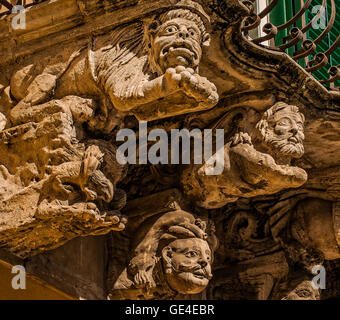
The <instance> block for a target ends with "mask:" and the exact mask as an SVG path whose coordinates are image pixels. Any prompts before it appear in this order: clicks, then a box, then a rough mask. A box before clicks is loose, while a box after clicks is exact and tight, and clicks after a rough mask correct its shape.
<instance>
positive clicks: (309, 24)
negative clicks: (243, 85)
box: [243, 0, 340, 90]
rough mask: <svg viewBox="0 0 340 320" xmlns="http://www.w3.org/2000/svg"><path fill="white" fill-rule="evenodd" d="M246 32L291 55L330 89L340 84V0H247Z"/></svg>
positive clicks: (263, 43)
mask: <svg viewBox="0 0 340 320" xmlns="http://www.w3.org/2000/svg"><path fill="white" fill-rule="evenodd" d="M243 4H245V5H246V6H247V7H248V8H249V9H250V11H251V15H250V16H249V17H247V18H246V19H245V21H244V23H243V32H244V34H246V35H247V36H249V39H251V41H252V42H254V43H255V44H257V45H261V46H265V47H268V48H270V49H272V50H280V51H283V52H286V53H287V54H288V55H290V56H291V57H292V58H293V59H294V60H295V61H296V62H297V63H298V64H300V65H301V66H302V67H303V68H305V70H306V71H307V72H309V73H311V74H312V75H313V76H314V77H315V78H316V79H318V80H319V81H320V82H321V83H322V84H324V85H325V86H326V87H328V88H330V89H333V90H334V89H339V88H340V1H339V0H244V1H243Z"/></svg>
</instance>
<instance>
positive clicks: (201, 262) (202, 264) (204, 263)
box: [199, 260, 208, 268]
mask: <svg viewBox="0 0 340 320" xmlns="http://www.w3.org/2000/svg"><path fill="white" fill-rule="evenodd" d="M199 264H200V265H201V266H202V267H203V268H205V267H206V266H207V264H208V262H207V261H205V260H201V261H200V262H199Z"/></svg>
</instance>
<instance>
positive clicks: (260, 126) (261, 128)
mask: <svg viewBox="0 0 340 320" xmlns="http://www.w3.org/2000/svg"><path fill="white" fill-rule="evenodd" d="M256 128H257V129H258V130H259V131H260V132H261V133H262V134H265V132H266V130H267V128H268V121H267V120H260V121H259V122H258V124H257V125H256Z"/></svg>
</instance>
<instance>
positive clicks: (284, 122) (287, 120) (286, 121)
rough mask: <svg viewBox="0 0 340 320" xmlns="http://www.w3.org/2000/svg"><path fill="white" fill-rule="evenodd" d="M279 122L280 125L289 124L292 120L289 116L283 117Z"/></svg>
mask: <svg viewBox="0 0 340 320" xmlns="http://www.w3.org/2000/svg"><path fill="white" fill-rule="evenodd" d="M277 124H278V125H279V126H289V125H290V124H291V121H290V120H289V119H288V118H283V119H281V120H280V121H279V122H278V123H277Z"/></svg>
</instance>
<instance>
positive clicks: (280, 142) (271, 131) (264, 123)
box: [253, 102, 305, 164]
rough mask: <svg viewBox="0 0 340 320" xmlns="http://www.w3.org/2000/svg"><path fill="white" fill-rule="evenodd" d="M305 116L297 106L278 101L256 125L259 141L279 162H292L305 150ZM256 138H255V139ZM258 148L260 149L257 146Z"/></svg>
mask: <svg viewBox="0 0 340 320" xmlns="http://www.w3.org/2000/svg"><path fill="white" fill-rule="evenodd" d="M304 122H305V116H304V115H303V114H302V113H301V112H299V108H298V107H296V106H292V105H288V104H286V103H283V102H278V103H277V104H275V105H274V106H273V107H271V108H270V109H269V110H267V111H266V112H265V113H264V115H263V117H262V119H261V120H260V121H259V122H258V124H257V125H256V128H257V135H258V136H260V137H259V138H257V141H259V142H260V145H261V146H262V147H263V149H264V151H265V152H266V153H268V154H271V155H272V156H273V157H274V158H275V160H276V162H277V163H278V164H290V161H291V159H292V158H296V159H298V158H301V157H302V156H303V154H304V152H305V150H304V146H303V141H304V139H305V136H304V134H303V128H304ZM253 140H254V139H253ZM257 149H260V147H259V146H257Z"/></svg>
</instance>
